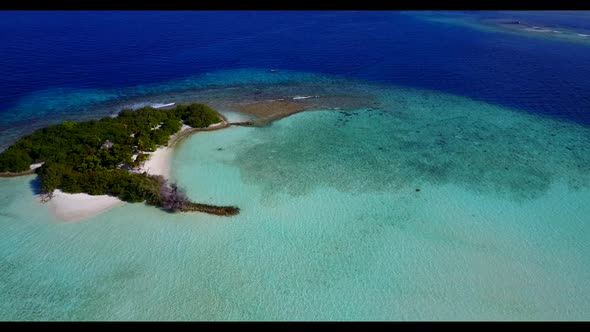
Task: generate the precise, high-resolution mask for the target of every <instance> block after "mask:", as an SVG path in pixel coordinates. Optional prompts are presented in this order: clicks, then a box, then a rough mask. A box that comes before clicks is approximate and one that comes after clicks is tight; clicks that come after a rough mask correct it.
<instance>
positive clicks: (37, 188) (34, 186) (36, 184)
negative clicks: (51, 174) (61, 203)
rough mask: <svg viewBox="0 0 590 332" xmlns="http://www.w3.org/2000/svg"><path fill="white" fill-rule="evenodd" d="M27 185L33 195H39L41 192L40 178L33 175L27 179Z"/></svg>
mask: <svg viewBox="0 0 590 332" xmlns="http://www.w3.org/2000/svg"><path fill="white" fill-rule="evenodd" d="M29 187H30V188H31V191H32V192H33V194H34V195H41V194H42V193H43V192H42V191H41V178H40V177H38V176H35V178H33V179H32V180H31V181H29Z"/></svg>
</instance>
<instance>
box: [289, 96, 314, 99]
mask: <svg viewBox="0 0 590 332" xmlns="http://www.w3.org/2000/svg"><path fill="white" fill-rule="evenodd" d="M318 97H319V96H305V97H302V96H295V97H293V99H294V100H298V99H308V98H318Z"/></svg>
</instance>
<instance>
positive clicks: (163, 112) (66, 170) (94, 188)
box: [0, 104, 222, 210]
mask: <svg viewBox="0 0 590 332" xmlns="http://www.w3.org/2000/svg"><path fill="white" fill-rule="evenodd" d="M221 121H222V119H221V117H220V116H219V114H218V113H217V112H216V111H215V110H213V109H212V108H211V107H209V106H207V105H204V104H190V105H177V106H176V107H174V108H170V109H155V108H152V107H143V108H140V109H137V110H130V109H124V110H122V111H121V112H119V114H118V116H117V117H104V118H102V119H100V120H90V121H85V122H68V121H66V122H63V123H61V124H58V125H53V126H49V127H45V128H42V129H39V130H36V131H35V132H33V133H31V134H29V135H26V136H24V137H22V138H21V139H19V140H18V141H17V142H16V143H14V144H13V145H12V146H10V147H9V148H8V149H6V150H5V151H3V152H2V153H0V172H13V173H18V172H24V171H27V170H29V169H30V165H31V164H33V163H41V162H43V163H44V164H43V166H41V167H40V168H38V169H37V170H36V172H37V174H38V175H39V177H40V179H41V190H42V192H44V193H51V192H53V190H55V189H61V190H62V191H64V192H67V193H87V194H90V195H105V194H106V195H111V196H116V197H118V198H120V199H121V200H123V201H127V202H143V201H145V202H146V203H147V204H150V205H155V206H160V207H163V208H169V209H171V210H182V206H183V204H184V203H186V204H187V205H190V204H194V203H191V202H189V201H188V199H186V197H185V196H184V194H183V193H182V192H180V191H179V190H178V188H177V187H176V185H174V184H173V185H170V184H168V182H167V181H166V180H165V179H164V178H163V177H161V176H153V175H149V174H147V173H139V172H132V171H130V170H133V169H134V168H135V167H137V166H138V165H140V164H141V163H142V162H144V161H145V160H146V159H147V158H149V155H148V154H145V153H143V152H148V151H155V149H156V146H157V145H163V146H165V145H167V144H168V140H169V138H170V136H171V135H173V134H175V133H176V132H178V131H180V129H181V127H182V123H184V124H187V125H189V126H191V127H194V128H204V127H208V126H209V125H211V124H214V123H218V122H221ZM134 156H135V158H134ZM172 196H174V197H172ZM189 203H190V204H189Z"/></svg>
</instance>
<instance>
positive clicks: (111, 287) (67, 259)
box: [0, 71, 590, 320]
mask: <svg viewBox="0 0 590 332" xmlns="http://www.w3.org/2000/svg"><path fill="white" fill-rule="evenodd" d="M194 82H195V81H191V80H187V81H183V82H176V83H170V84H169V85H168V86H167V88H165V87H162V86H154V87H142V88H135V89H134V90H133V92H132V93H131V92H129V91H125V92H124V93H123V92H118V93H114V92H112V91H97V92H93V93H92V94H86V96H90V97H88V98H89V100H87V102H88V104H89V105H91V106H87V108H88V109H89V110H91V109H94V110H98V111H96V112H97V113H92V114H94V115H95V116H96V114H101V115H108V114H112V113H113V112H116V110H117V109H118V108H119V106H121V105H129V104H135V103H140V102H145V103H153V102H161V103H167V102H172V101H176V102H181V101H188V100H202V101H205V102H208V103H210V104H212V105H213V106H215V107H217V108H218V109H220V110H221V111H222V112H223V113H225V114H226V115H228V116H229V117H230V118H231V119H233V118H244V117H245V115H243V114H238V113H235V112H232V111H233V110H231V109H229V108H225V105H228V103H227V101H228V100H239V99H241V98H244V96H251V95H252V92H253V91H254V90H255V91H259V92H260V91H261V92H262V94H259V95H258V96H259V98H261V99H262V100H264V99H265V98H266V99H271V98H274V97H276V96H283V97H294V96H308V95H319V96H320V98H319V99H321V97H323V96H328V95H329V96H338V98H340V99H334V98H333V99H332V101H331V103H332V105H329V106H330V107H323V108H318V109H315V110H310V111H307V112H303V113H298V114H295V115H291V116H289V117H287V118H284V119H281V120H278V121H276V122H274V123H272V124H270V125H268V126H264V127H230V128H228V129H224V130H220V131H214V132H200V133H197V134H194V135H193V136H191V137H190V138H189V139H187V140H186V141H184V142H183V143H182V144H181V145H179V146H178V147H177V149H176V151H175V154H174V159H173V161H172V168H173V175H172V176H173V179H175V180H176V181H178V183H179V186H180V187H182V188H184V189H185V190H186V191H187V194H188V196H189V197H190V198H191V199H194V200H195V201H198V202H205V203H212V204H219V205H222V204H231V205H237V206H239V207H240V208H241V213H240V214H239V215H238V216H235V217H231V218H224V217H217V216H211V215H207V214H201V213H184V214H170V213H166V212H162V211H160V210H158V209H155V208H153V207H148V206H145V205H143V204H128V203H126V204H122V205H119V206H117V207H114V208H113V209H111V210H109V211H106V212H104V213H102V214H100V215H97V216H95V217H92V218H89V219H87V220H83V221H80V222H70V223H67V222H62V221H59V220H57V219H56V218H55V217H54V216H53V215H52V214H51V213H50V211H49V209H48V208H47V207H46V206H44V205H43V204H41V203H39V199H38V197H37V196H35V193H34V190H33V188H34V186H35V183H34V179H35V176H25V177H19V178H9V179H4V178H3V179H0V247H1V248H0V265H1V266H2V268H1V269H0V294H2V301H0V319H1V320H29V319H36V320H189V319H190V320H587V319H588V318H590V311H589V310H588V309H589V308H590V284H589V283H588V282H587V281H588V280H590V246H589V245H588V234H589V232H590V222H589V221H590V220H589V217H588V216H590V204H588V202H590V153H588V152H589V151H588V149H590V128H588V127H587V126H584V125H580V124H576V123H573V122H567V121H564V120H556V119H551V118H548V117H542V116H538V115H534V114H529V113H526V112H522V111H519V110H513V109H508V108H505V107H501V106H496V105H491V104H488V103H484V102H481V101H477V100H472V99H468V98H465V97H460V96H455V95H449V94H444V93H440V92H436V91H428V90H419V89H410V88H405V87H399V86H385V85H377V84H369V83H363V82H353V81H347V80H344V79H338V78H332V77H327V76H322V75H316V74H313V75H312V74H304V73H281V74H280V75H271V74H264V73H260V72H257V71H253V72H250V71H236V72H231V71H230V72H221V73H214V74H211V79H210V81H206V80H199V81H198V82H199V83H198V84H196V83H194ZM208 82H209V83H208ZM212 82H222V83H219V84H217V83H216V84H213V83H212ZM208 84H209V85H208ZM148 90H149V92H146V91H148ZM134 94H135V95H134ZM123 95H124V98H123V97H122V96H123ZM67 96H68V95H67V94H66V95H65V97H64V98H67ZM77 96H78V97H79V98H78V99H77V102H80V103H84V102H85V101H84V100H83V97H80V96H81V94H79V93H77ZM82 96H84V94H82ZM114 96H116V98H115V97H114ZM36 98H43V97H42V96H41V97H39V96H37V97H36ZM117 98H118V99H117ZM111 99H112V100H111ZM80 100H82V101H80ZM97 100H98V101H100V102H101V103H102V104H99V105H94V104H92V103H94V102H96V101H97ZM105 101H107V102H108V103H106V104H105V103H104V102H105ZM22 107H23V108H25V106H22ZM84 107H86V106H84ZM93 107H94V108H93ZM90 113H91V112H90V111H88V114H90ZM22 116H25V117H26V116H27V115H26V114H25V115H22ZM72 116H73V115H72ZM76 116H78V117H80V118H83V117H84V116H85V115H83V114H82V115H81V114H77V115H76ZM7 137H9V136H6V137H3V138H5V139H8V138H7ZM3 143H4V142H3Z"/></svg>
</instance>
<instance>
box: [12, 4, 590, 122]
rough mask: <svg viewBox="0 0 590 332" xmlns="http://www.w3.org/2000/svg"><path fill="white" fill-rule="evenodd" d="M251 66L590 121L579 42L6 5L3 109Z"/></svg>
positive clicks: (424, 25)
mask: <svg viewBox="0 0 590 332" xmlns="http://www.w3.org/2000/svg"><path fill="white" fill-rule="evenodd" d="M582 14H584V15H588V13H582ZM539 15H541V14H539ZM539 15H537V16H539ZM547 15H551V14H547ZM556 17H557V20H558V19H559V17H561V16H556ZM562 21H563V19H562ZM250 67H254V68H268V69H270V68H277V69H291V70H299V71H312V72H321V73H327V74H336V75H343V76H347V77H350V78H355V79H366V80H372V81H380V82H386V83H392V84H397V85H405V86H412V87H420V88H427V89H433V90H440V91H444V92H449V93H454V94H459V95H464V96H468V97H471V98H474V99H479V100H484V101H488V102H491V103H496V104H501V105H504V106H511V107H515V108H519V109H523V110H527V111H531V112H537V113H545V114H553V115H556V116H559V117H565V118H568V119H571V120H575V121H577V122H582V123H587V124H588V123H590V116H588V114H589V112H590V79H589V78H590V47H588V46H585V45H580V44H576V43H568V42H560V41H552V40H543V39H537V38H527V37H523V36H516V35H510V34H505V33H493V32H484V31H478V30H474V29H468V28H465V27H460V26H453V25H449V24H441V23H433V22H426V21H423V20H419V19H416V18H413V17H410V16H408V15H404V14H403V13H399V12H368V11H365V12H345V11H339V12H310V11H302V12H301V11H299V12H275V11H260V12H232V11H223V12H188V11H187V12H174V11H165V12H151V11H141V12H128V11H125V12H108V11H95V12H76V11H67V12H59V11H51V12H49V11H48V12H33V11H30V12H0V68H2V75H1V76H0V112H11V108H12V107H14V105H16V104H17V103H18V101H19V99H20V98H23V97H25V96H27V95H30V94H32V93H34V92H35V91H39V90H44V89H48V88H56V87H57V88H70V89H86V88H99V89H102V88H114V87H129V86H135V85H139V84H146V83H156V82H162V81H167V80H174V79H178V78H182V77H187V76H192V75H196V74H200V73H204V72H208V71H213V70H219V69H233V68H250Z"/></svg>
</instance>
